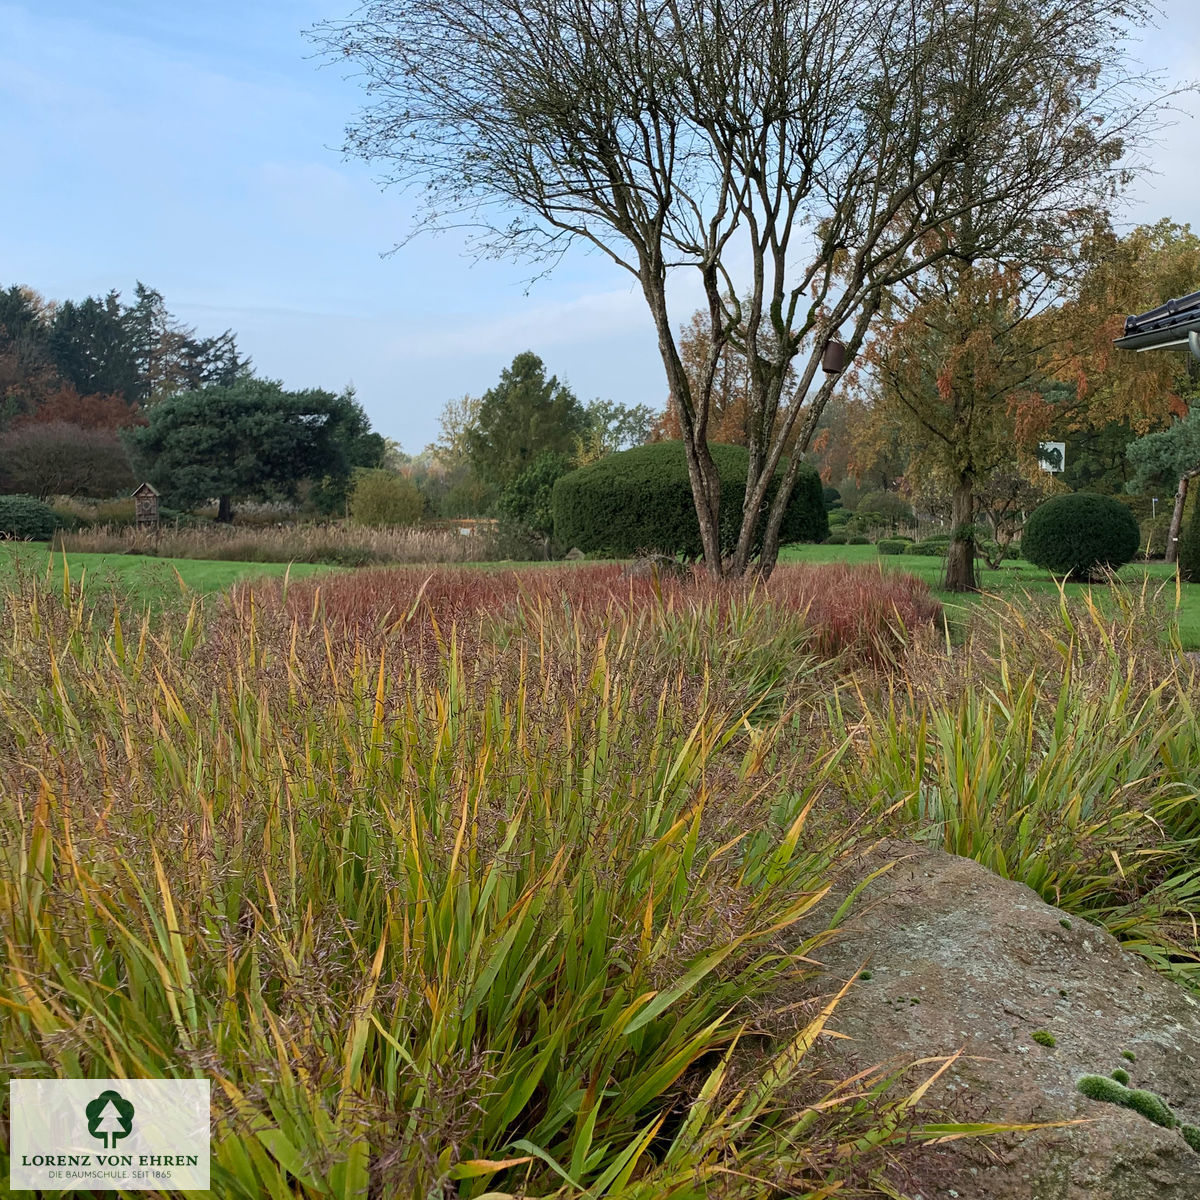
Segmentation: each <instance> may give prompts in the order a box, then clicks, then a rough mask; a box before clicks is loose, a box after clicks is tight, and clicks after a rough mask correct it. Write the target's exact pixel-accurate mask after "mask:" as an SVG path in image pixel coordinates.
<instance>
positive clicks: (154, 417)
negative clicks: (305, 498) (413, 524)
mask: <svg viewBox="0 0 1200 1200" xmlns="http://www.w3.org/2000/svg"><path fill="white" fill-rule="evenodd" d="M357 407H358V406H357V404H356V402H355V401H354V398H353V395H351V394H348V393H343V394H342V395H340V396H338V395H334V394H333V393H332V392H327V391H322V390H320V389H309V390H307V391H285V390H284V388H283V385H282V384H280V383H278V382H275V381H273V380H266V379H255V378H253V377H251V376H245V375H244V376H242V377H241V378H240V379H238V380H237V381H236V382H235V383H233V384H230V385H228V386H224V385H220V384H210V385H209V386H207V387H203V388H198V389H196V390H195V391H190V392H182V393H180V394H178V395H176V396H171V397H169V398H168V399H166V400H163V401H162V402H161V403H159V404H157V405H155V406H154V407H153V408H152V409H150V411H149V413H148V424H147V425H146V426H144V427H142V428H138V429H133V430H130V431H128V432H127V433H126V434H125V437H126V439H127V441H128V444H129V446H130V448H131V450H132V453H133V456H134V460H135V462H136V463H137V465H138V467H139V468H140V470H141V472H142V473H143V475H144V476H145V477H146V478H148V479H149V480H150V482H151V483H153V484H154V486H155V487H156V488H158V490H159V492H160V493H162V495H163V497H164V499H166V500H167V502H168V503H169V504H171V505H172V506H174V507H177V508H183V509H195V508H199V507H202V506H203V505H205V504H208V503H210V502H211V501H212V500H217V501H218V505H219V507H218V519H220V520H226V521H227V520H230V519H231V517H232V512H233V505H234V503H235V502H236V501H238V500H246V499H258V500H276V499H294V498H295V497H296V495H297V493H298V490H299V487H300V485H301V483H302V482H304V481H306V480H307V481H310V482H311V483H317V484H319V483H325V484H326V485H328V484H329V483H330V481H333V482H335V483H336V482H339V481H340V482H342V483H343V484H344V483H345V482H348V480H349V478H350V474H351V471H352V468H353V466H354V465H355V464H354V463H353V462H352V461H351V458H352V454H351V444H352V438H350V439H348V438H347V431H351V433H353V431H355V430H356V428H357V425H358V422H357V421H356V420H355V417H356V414H355V411H354V410H355V409H356V408H357ZM359 412H361V409H359Z"/></svg>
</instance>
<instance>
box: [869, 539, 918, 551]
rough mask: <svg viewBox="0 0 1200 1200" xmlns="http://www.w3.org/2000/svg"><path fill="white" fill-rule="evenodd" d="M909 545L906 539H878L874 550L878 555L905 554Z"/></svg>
mask: <svg viewBox="0 0 1200 1200" xmlns="http://www.w3.org/2000/svg"><path fill="white" fill-rule="evenodd" d="M911 544H912V543H911V542H909V541H908V539H907V538H880V539H879V541H878V542H876V543H875V549H876V550H878V551H879V553H880V554H907V553H908V548H909V546H910V545H911Z"/></svg>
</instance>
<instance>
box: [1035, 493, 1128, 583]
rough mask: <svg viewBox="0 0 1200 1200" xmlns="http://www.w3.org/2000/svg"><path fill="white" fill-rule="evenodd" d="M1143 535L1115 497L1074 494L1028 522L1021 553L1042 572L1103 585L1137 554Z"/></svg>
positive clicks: (1057, 499)
mask: <svg viewBox="0 0 1200 1200" xmlns="http://www.w3.org/2000/svg"><path fill="white" fill-rule="evenodd" d="M1140 543H1141V533H1140V531H1139V530H1138V523H1137V518H1136V517H1135V516H1134V515H1133V513H1132V512H1131V511H1130V509H1129V506H1128V505H1126V504H1122V503H1121V502H1120V500H1115V499H1113V497H1112V496H1098V495H1094V494H1093V493H1091V492H1073V493H1072V494H1071V495H1069V496H1054V497H1053V498H1051V499H1050V500H1047V501H1046V503H1045V504H1042V505H1039V507H1038V508H1036V509H1035V510H1034V512H1033V514H1032V515H1031V516H1030V518H1029V520H1028V521H1026V522H1025V530H1024V532H1023V533H1022V535H1021V550H1022V552H1023V554H1024V556H1025V558H1026V559H1027V560H1028V561H1029V562H1031V563H1033V564H1034V566H1037V567H1044V568H1045V569H1046V570H1048V571H1053V572H1054V574H1056V575H1069V576H1071V577H1072V578H1074V579H1083V580H1093V581H1094V580H1098V579H1102V578H1103V577H1104V572H1105V570H1106V569H1109V570H1114V571H1115V570H1116V569H1117V568H1118V567H1122V566H1124V565H1125V563H1127V562H1130V561H1131V560H1132V559H1133V557H1134V555H1135V554H1137V552H1138V546H1139V545H1140Z"/></svg>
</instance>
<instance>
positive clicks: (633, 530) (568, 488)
mask: <svg viewBox="0 0 1200 1200" xmlns="http://www.w3.org/2000/svg"><path fill="white" fill-rule="evenodd" d="M709 450H710V451H711V453H712V456H713V461H714V462H715V463H716V465H717V471H718V472H719V474H720V478H721V528H720V536H721V548H722V551H724V552H729V551H732V550H733V548H734V546H735V545H736V544H737V536H738V530H739V528H740V526H741V521H742V500H743V498H744V496H745V494H746V470H747V468H748V466H749V462H750V452H749V451H748V450H747V449H746V448H745V447H744V446H730V445H724V444H715V445H711V446H710V447H709ZM786 466H787V462H786V460H784V462H783V463H781V464H780V470H779V472H778V473H777V474H776V477H775V479H774V480H773V481H772V483H771V487H770V489H769V490H768V492H767V503H768V504H770V502H771V501H772V500H773V499H774V497H775V494H776V492H777V491H778V486H779V480H780V479H781V477H782V474H783V471H784V470H785V469H786ZM551 508H552V510H553V513H554V536H555V538H556V539H557V540H558V541H559V542H560V543H561V544H562V545H564V546H577V547H578V548H579V549H580V550H582V551H583V552H584V553H585V554H598V555H606V556H608V557H612V558H627V557H629V556H631V555H635V554H641V553H644V552H646V551H652V550H653V551H658V552H661V553H665V554H672V555H674V554H682V555H683V556H684V557H685V558H700V557H701V556H702V554H703V547H702V545H701V542H700V523H699V521H697V519H696V510H695V506H694V503H693V500H692V487H691V483H690V481H689V479H688V472H687V460H686V459H685V457H684V448H683V443H682V442H653V443H651V444H649V445H646V446H636V447H634V449H632V450H623V451H621V452H620V453H618V454H609V455H607V456H605V457H604V458H602V459H600V460H599V461H597V462H594V463H589V464H588V465H587V466H585V467H580V468H579V469H578V470H575V471H571V472H569V473H568V474H566V475H564V476H563V477H562V478H561V479H559V480H558V481H557V482H556V483H555V485H554V492H553V496H552V499H551ZM828 534H829V521H828V518H827V516H826V512H825V498H824V495H823V493H822V490H821V479H820V476H819V475H818V474H817V472H816V471H814V470H813V469H812V468H811V467H810V466H808V465H807V464H805V465H802V466H801V468H800V471H799V474H798V475H797V478H796V487H795V490H794V491H793V492H792V497H791V500H790V502H789V504H788V507H787V511H786V513H785V515H784V520H783V528H782V529H781V530H780V539H779V540H780V543H781V544H782V545H786V544H788V543H789V542H820V541H824V539H825V538H826V537H827V536H828ZM761 545H762V532H761V525H760V532H759V537H758V539H757V540H756V544H755V546H754V551H755V553H757V552H758V550H759V549H760V548H761Z"/></svg>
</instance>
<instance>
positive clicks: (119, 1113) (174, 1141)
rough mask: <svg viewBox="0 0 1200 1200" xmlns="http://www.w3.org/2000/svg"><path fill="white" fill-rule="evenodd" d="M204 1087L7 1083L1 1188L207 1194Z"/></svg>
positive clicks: (143, 1082) (202, 1082) (154, 1082)
mask: <svg viewBox="0 0 1200 1200" xmlns="http://www.w3.org/2000/svg"><path fill="white" fill-rule="evenodd" d="M208 1103H209V1082H208V1080H207V1079H14V1080H12V1081H10V1083H9V1086H8V1106H9V1107H8V1111H9V1130H10V1134H9V1179H8V1183H9V1187H10V1188H12V1189H13V1190H14V1191H30V1190H38V1191H40V1190H56V1191H57V1190H69V1189H72V1188H89V1189H91V1190H92V1191H98V1192H112V1191H117V1190H118V1189H122V1188H123V1189H125V1190H127V1191H163V1192H176V1191H178V1192H188V1191H206V1190H207V1189H208V1154H209V1115H208Z"/></svg>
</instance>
